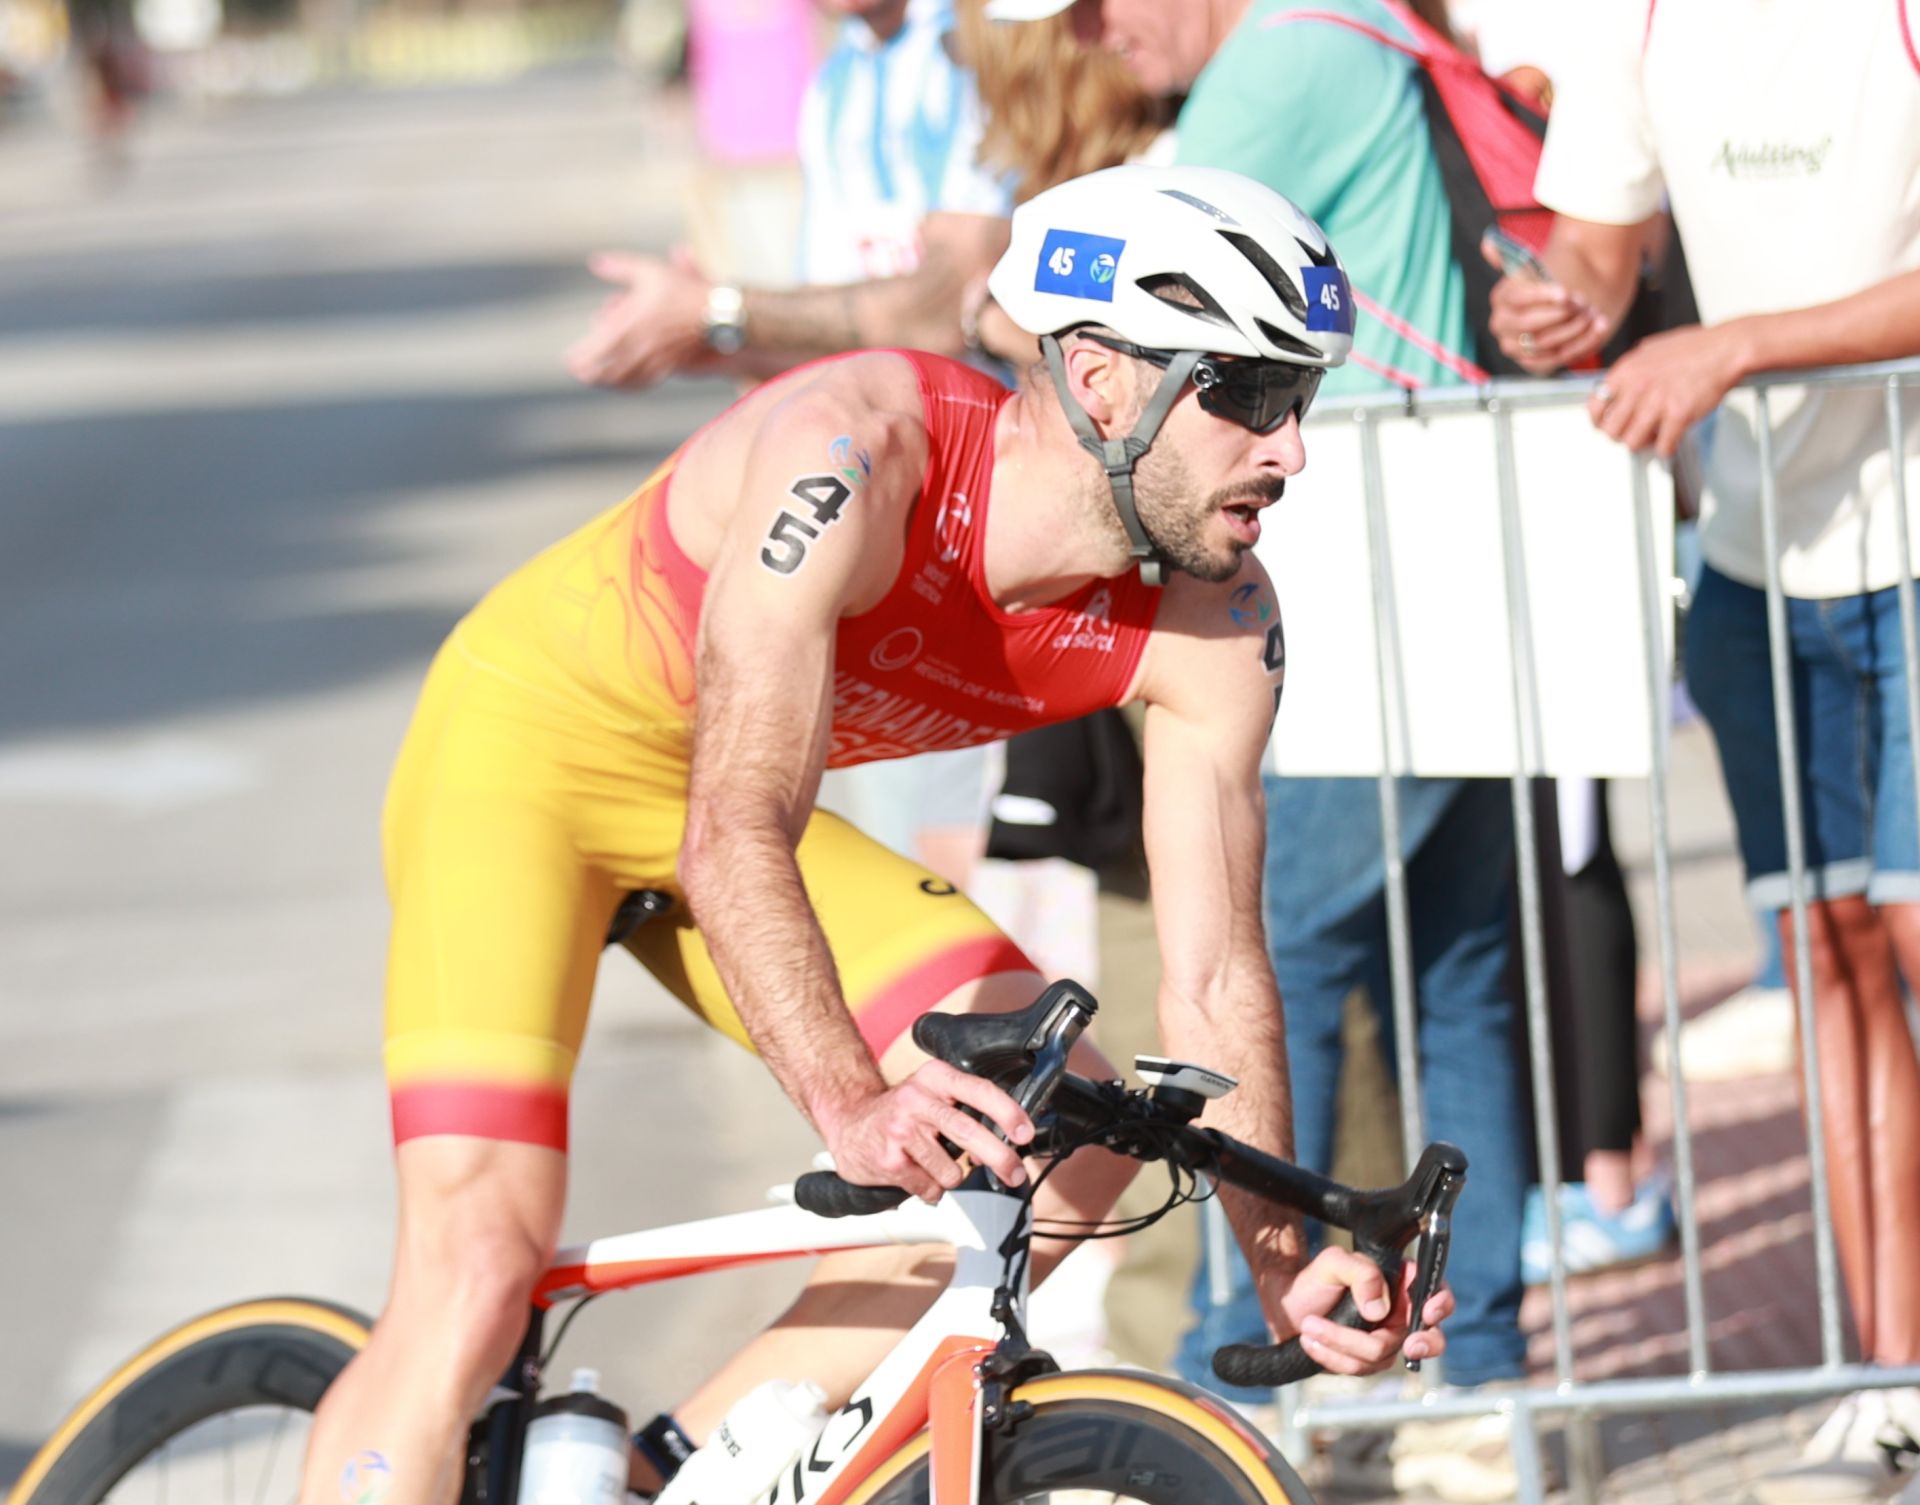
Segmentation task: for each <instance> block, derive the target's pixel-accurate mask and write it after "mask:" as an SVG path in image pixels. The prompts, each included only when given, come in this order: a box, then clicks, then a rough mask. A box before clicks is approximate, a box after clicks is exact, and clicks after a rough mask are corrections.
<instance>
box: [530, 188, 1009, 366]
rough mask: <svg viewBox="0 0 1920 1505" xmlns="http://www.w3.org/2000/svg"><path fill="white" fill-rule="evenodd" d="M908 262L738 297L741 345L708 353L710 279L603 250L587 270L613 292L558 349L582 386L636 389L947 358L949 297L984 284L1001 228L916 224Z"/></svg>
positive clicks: (955, 349)
mask: <svg viewBox="0 0 1920 1505" xmlns="http://www.w3.org/2000/svg"><path fill="white" fill-rule="evenodd" d="M920 233H921V240H922V246H923V256H922V259H921V262H920V265H919V266H918V267H917V268H916V269H915V270H913V271H912V272H909V273H908V274H906V275H905V276H903V277H881V278H875V279H873V280H871V281H868V282H856V283H850V284H848V285H847V286H845V287H802V288H793V289H789V290H785V291H773V290H769V289H760V288H749V289H747V290H746V338H747V343H746V345H745V347H744V348H743V349H742V350H741V351H740V352H739V353H738V354H737V355H734V356H724V357H723V356H719V355H716V354H714V352H713V351H712V350H710V349H709V348H708V347H707V344H706V341H705V337H704V336H705V324H704V315H705V310H706V304H707V294H708V292H709V291H710V290H711V289H712V286H713V283H712V281H711V280H710V279H709V278H707V277H705V276H704V275H702V274H701V273H700V272H699V271H698V270H697V269H696V268H694V267H693V266H692V265H691V264H690V263H689V262H687V261H685V260H684V259H680V260H665V261H663V260H657V259H655V258H653V257H643V256H627V255H620V254H605V255H601V256H598V257H595V258H594V260H593V262H592V263H591V265H592V267H593V270H594V272H595V273H596V274H597V275H598V276H600V277H602V278H604V279H606V280H607V281H609V282H611V283H613V284H614V285H615V286H616V287H617V288H618V289H619V291H617V292H616V293H615V294H614V295H613V296H612V297H610V298H609V299H608V300H607V301H606V303H605V304H603V305H602V306H601V308H600V310H599V312H598V313H596V314H595V315H594V318H593V322H592V324H591V325H590V326H589V327H588V330H587V332H586V334H585V335H584V336H582V337H581V338H580V339H579V340H578V341H576V342H575V344H574V345H573V347H572V349H571V350H569V351H568V353H567V364H568V367H569V368H570V369H571V370H572V372H573V374H574V375H575V376H577V377H579V378H580V380H582V381H586V382H593V383H595V384H597V385H601V386H627V387H639V386H646V385H648V384H649V383H651V382H655V381H659V380H660V379H661V378H663V377H666V376H669V375H672V374H673V373H674V372H676V371H691V370H699V371H705V372H718V373H723V374H727V375H734V376H752V377H765V376H771V375H774V374H776V373H777V372H780V371H783V370H786V369H788V368H789V367H792V366H795V365H798V364H799V363H800V362H802V361H805V360H810V359H812V358H814V357H815V356H821V355H834V354H838V353H839V352H841V351H843V350H862V349H868V348H871V347H874V346H900V347H904V348H907V349H915V350H930V351H933V352H934V353H935V354H940V355H958V354H959V353H960V352H961V351H962V349H963V348H964V342H963V340H962V336H961V331H960V295H961V291H962V289H964V288H965V287H966V286H967V284H968V283H969V282H971V281H973V280H975V279H976V278H979V277H984V276H985V275H986V273H987V272H988V271H989V270H991V268H992V266H993V264H994V262H995V261H996V260H997V259H998V258H999V255H1000V253H1001V251H1003V250H1004V249H1006V244H1007V221H1005V220H1003V219H997V218H994V217H992V216H990V215H981V214H948V213H939V214H932V215H929V216H928V217H927V219H926V220H925V221H924V222H922V224H921V227H920Z"/></svg>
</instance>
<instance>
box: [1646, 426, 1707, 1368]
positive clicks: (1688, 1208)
mask: <svg viewBox="0 0 1920 1505" xmlns="http://www.w3.org/2000/svg"><path fill="white" fill-rule="evenodd" d="M1650 463H1651V462H1650V461H1649V459H1648V457H1647V456H1646V455H1645V454H1644V453H1643V454H1640V455H1636V456H1635V457H1634V463H1633V533H1634V542H1635V544H1636V546H1637V550H1638V553H1639V556H1640V611H1641V631H1642V632H1643V633H1644V634H1645V637H1646V658H1647V727H1648V735H1649V737H1650V738H1651V739H1652V744H1651V747H1650V749H1649V751H1650V752H1651V755H1652V756H1651V758H1650V760H1649V763H1648V776H1647V806H1648V815H1649V824H1650V825H1651V827H1652V837H1653V894H1654V919H1655V928H1656V930H1657V931H1658V934H1659V947H1660V995H1661V1017H1662V1018H1663V1019H1664V1020H1665V1021H1666V1024H1665V1028H1666V1031H1667V1040H1668V1042H1669V1048H1668V1051H1667V1063H1668V1066H1669V1067H1670V1068H1671V1069H1670V1070H1669V1071H1668V1072H1667V1089H1668V1091H1669V1093H1670V1094H1671V1095H1672V1104H1673V1162H1674V1195H1675V1197H1676V1198H1677V1200H1678V1202H1679V1204H1680V1205H1679V1214H1680V1256H1681V1257H1680V1263H1681V1269H1682V1279H1683V1280H1684V1282H1685V1288H1686V1305H1687V1367H1688V1369H1689V1370H1690V1371H1691V1372H1692V1373H1693V1374H1694V1375H1695V1376H1703V1375H1705V1374H1706V1373H1707V1372H1708V1371H1709V1369H1710V1368H1711V1367H1712V1365H1711V1361H1710V1359H1709V1357H1708V1353H1707V1327H1706V1295H1705V1291H1704V1289H1703V1285H1702V1281H1701V1276H1700V1225H1699V1223H1698V1221H1697V1220H1696V1218H1695V1216H1694V1210H1693V1204H1694V1196H1693V1194H1694V1167H1693V1129H1692V1127H1691V1125H1690V1124H1689V1122H1688V1119H1687V1082H1686V1074H1685V1073H1684V1072H1683V1071H1682V1070H1681V1069H1680V942H1679V939H1678V937H1677V935H1676V934H1675V927H1674V921H1673V834H1672V831H1671V829H1670V827H1669V825H1668V820H1667V815H1668V809H1667V799H1668V790H1667V775H1668V771H1669V762H1670V760H1671V758H1672V755H1673V743H1672V738H1671V737H1670V736H1669V723H1670V721H1671V719H1672V718H1671V717H1670V716H1669V714H1668V702H1669V692H1668V679H1667V663H1666V654H1665V653H1664V652H1663V651H1662V649H1663V647H1664V646H1665V641H1666V620H1667V617H1666V609H1665V607H1666V593H1665V592H1664V591H1662V590H1661V588H1660V572H1659V567H1658V564H1657V562H1656V561H1655V559H1654V551H1653V519H1652V517H1651V516H1650V515H1649V514H1650V512H1651V510H1652V505H1653V503H1652V497H1651V494H1650V491H1651V489H1650V488H1649V487H1648V485H1647V466H1648V465H1649V464H1650Z"/></svg>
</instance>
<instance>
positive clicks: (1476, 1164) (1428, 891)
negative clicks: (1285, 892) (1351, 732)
mask: <svg viewBox="0 0 1920 1505" xmlns="http://www.w3.org/2000/svg"><path fill="white" fill-rule="evenodd" d="M1421 782H1422V783H1423V784H1427V785H1428V787H1429V788H1434V789H1444V788H1448V787H1449V785H1450V786H1451V789H1452V791H1453V793H1452V797H1451V798H1450V800H1449V801H1448V805H1447V809H1446V812H1445V815H1444V817H1443V818H1442V819H1441V820H1440V821H1439V822H1438V823H1437V824H1436V825H1435V827H1434V829H1433V833H1432V835H1431V836H1430V837H1429V838H1428V841H1427V842H1426V844H1425V846H1424V847H1423V848H1422V850H1421V851H1420V852H1419V853H1418V854H1416V856H1415V858H1414V860H1413V862H1412V863H1411V864H1410V865H1409V868H1408V874H1407V878H1408V908H1409V910H1410V911H1411V913H1412V919H1413V933H1414V934H1413V940H1414V963H1415V966H1416V968H1417V971H1418V977H1419V990H1420V1083H1421V1088H1422V1090H1423V1093H1424V1097H1425V1106H1426V1127H1427V1135H1428V1137H1429V1138H1432V1139H1444V1140H1448V1141H1450V1142H1451V1143H1454V1144H1457V1145H1459V1146H1460V1148H1461V1149H1463V1150H1465V1151H1466V1153H1467V1163H1468V1166H1469V1170H1468V1173H1467V1187H1466V1190H1465V1191H1464V1192H1463V1193H1462V1194H1461V1198H1460V1206H1459V1208H1458V1209H1457V1210H1456V1212H1455V1216H1454V1226H1455V1227H1456V1228H1458V1229H1459V1230H1460V1231H1461V1233H1462V1235H1463V1236H1462V1237H1460V1238H1456V1239H1455V1240H1454V1242H1453V1251H1452V1255H1451V1257H1450V1258H1449V1260H1448V1264H1447V1278H1448V1279H1449V1281H1451V1283H1452V1285H1453V1290H1454V1296H1455V1299H1456V1300H1457V1301H1458V1303H1459V1307H1458V1309H1457V1311H1456V1312H1455V1314H1454V1316H1453V1317H1452V1318H1451V1319H1450V1320H1449V1322H1448V1323H1447V1359H1446V1373H1447V1378H1448V1379H1449V1380H1451V1381H1453V1382H1455V1383H1457V1384H1462V1385H1477V1384H1482V1383H1485V1382H1487V1381H1489V1380H1502V1379H1516V1378H1520V1377H1522V1376H1524V1375H1525V1374H1526V1357H1527V1349H1526V1339H1525V1336H1524V1335H1523V1334H1522V1332H1521V1330H1520V1298H1521V1295H1522V1287H1521V1283H1520V1217H1521V1211H1522V1208H1523V1206H1524V1204H1525V1201H1526V1195H1527V1185H1528V1181H1529V1179H1530V1176H1529V1171H1530V1167H1531V1164H1532V1157H1531V1154H1530V1152H1529V1149H1528V1146H1529V1144H1530V1142H1531V1136H1530V1134H1529V1132H1528V1125H1527V1121H1526V1114H1525V1111H1524V1109H1523V1108H1522V1105H1521V1099H1520V1082H1521V1077H1520V1070H1521V1067H1520V1062H1519V1059H1518V1055H1519V1051H1520V1048H1521V1034H1520V1021H1519V1014H1518V1009H1517V1008H1516V1005H1515V1000H1514V999H1513V997H1512V996H1511V995H1510V993H1509V992H1508V990H1507V979H1506V973H1507V962H1508V954H1509V948H1510V945H1511V928H1510V927H1511V924H1512V875H1513V818H1512V815H1513V803H1512V794H1511V790H1510V788H1509V786H1508V784H1507V783H1506V781H1505V780H1499V779H1462V780H1459V781H1457V783H1456V782H1453V781H1447V782H1445V783H1443V782H1441V781H1421Z"/></svg>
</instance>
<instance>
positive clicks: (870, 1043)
mask: <svg viewBox="0 0 1920 1505" xmlns="http://www.w3.org/2000/svg"><path fill="white" fill-rule="evenodd" d="M1039 970H1040V969H1039V968H1038V967H1036V966H1034V964H1033V963H1032V962H1030V961H1028V960H1027V954H1026V952H1024V951H1022V950H1021V949H1020V948H1019V947H1018V946H1016V945H1014V943H1013V942H1012V941H1010V940H1008V939H1007V938H1006V937H1005V936H1004V935H977V936H974V937H973V938H972V939H970V940H964V941H958V942H955V943H954V944H953V945H951V946H949V947H947V948H946V949H945V950H944V951H938V952H935V953H934V954H933V955H932V956H930V957H928V958H927V959H926V960H925V961H923V962H921V963H920V964H919V965H918V966H915V967H910V968H908V969H907V970H906V971H905V972H902V973H901V974H900V975H899V976H898V977H896V978H894V980H893V981H892V982H890V983H888V984H887V985H886V986H885V987H884V988H882V989H881V990H880V991H879V992H878V993H875V994H874V995H873V997H872V998H870V999H868V1000H867V1001H866V1002H864V1003H862V1004H861V1005H860V1006H859V1009H858V1011H857V1012H856V1013H855V1015H854V1021H855V1023H857V1024H858V1025H859V1026H860V1035H861V1038H862V1039H864V1040H865V1041H866V1042H867V1049H869V1050H871V1051H872V1052H873V1058H874V1059H875V1060H876V1061H877V1060H879V1059H880V1057H881V1056H883V1055H884V1054H886V1050H887V1047H888V1046H889V1045H891V1044H893V1042H894V1041H895V1040H898V1039H899V1038H900V1037H901V1036H902V1035H903V1034H905V1033H906V1032H907V1030H908V1028H909V1027H910V1026H911V1025H912V1024H913V1021H914V1020H916V1019H918V1018H919V1017H920V1016H921V1015H922V1014H924V1013H926V1012H927V1011H928V1010H929V1009H931V1008H932V1007H933V1006H934V1005H935V1004H936V1003H938V1002H939V1001H940V1000H941V999H943V998H945V997H946V996H947V995H948V994H949V993H951V992H952V991H953V990H954V989H955V988H957V987H959V986H961V984H963V983H969V982H973V981H974V980H976V979H977V978H981V977H991V976H992V975H993V974H994V973H996V972H1038V971H1039Z"/></svg>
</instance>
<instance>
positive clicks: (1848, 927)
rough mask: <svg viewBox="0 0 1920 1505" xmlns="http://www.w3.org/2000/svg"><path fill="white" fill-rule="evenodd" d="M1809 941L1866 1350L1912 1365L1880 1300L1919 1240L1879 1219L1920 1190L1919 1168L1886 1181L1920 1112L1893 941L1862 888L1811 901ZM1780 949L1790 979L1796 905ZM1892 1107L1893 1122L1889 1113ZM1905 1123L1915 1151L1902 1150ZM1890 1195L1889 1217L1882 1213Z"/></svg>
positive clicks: (1827, 1098) (1851, 1290) (1831, 1136)
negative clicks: (1903, 1237)
mask: <svg viewBox="0 0 1920 1505" xmlns="http://www.w3.org/2000/svg"><path fill="white" fill-rule="evenodd" d="M1807 941H1808V946H1807V954H1808V959H1809V960H1810V961H1811V963H1812V972H1813V998H1814V1008H1813V1027H1814V1035H1815V1038H1816V1040H1817V1041H1818V1044H1819V1049H1820V1091H1821V1097H1822V1110H1823V1111H1822V1117H1823V1118H1824V1120H1825V1123H1824V1127H1825V1143H1826V1151H1827V1184H1828V1188H1829V1191H1830V1194H1831V1205H1832V1208H1833V1231H1834V1242H1835V1244H1836V1245H1837V1246H1838V1249H1839V1253H1840V1264H1841V1269H1842V1271H1843V1273H1844V1275H1845V1277H1846V1283H1847V1292H1848V1295H1849V1297H1850V1299H1851V1302H1852V1305H1853V1320H1854V1326H1855V1327H1856V1328H1857V1329H1858V1330H1859V1333H1860V1347H1861V1351H1862V1353H1863V1354H1864V1355H1865V1356H1866V1357H1867V1358H1868V1359H1869V1360H1874V1361H1879V1362H1882V1363H1891V1362H1900V1363H1904V1362H1908V1359H1906V1358H1902V1359H1899V1360H1894V1359H1890V1358H1888V1357H1887V1356H1886V1355H1884V1354H1883V1353H1882V1352H1881V1348H1882V1346H1883V1345H1882V1333H1881V1323H1882V1312H1881V1309H1880V1302H1879V1294H1880V1287H1881V1284H1882V1281H1881V1278H1880V1272H1881V1271H1882V1269H1883V1267H1885V1266H1886V1265H1888V1264H1889V1263H1892V1262H1900V1263H1906V1264H1908V1265H1911V1264H1912V1256H1911V1249H1912V1246H1911V1244H1906V1245H1883V1244H1882V1243H1881V1241H1880V1238H1879V1237H1878V1234H1879V1233H1880V1227H1879V1225H1880V1224H1881V1223H1883V1222H1888V1223H1890V1222H1891V1218H1890V1216H1889V1214H1891V1211H1892V1206H1893V1205H1894V1204H1895V1203H1911V1202H1912V1201H1913V1200H1914V1193H1913V1188H1914V1187H1915V1186H1920V1169H1916V1168H1914V1167H1912V1166H1911V1165H1910V1166H1909V1167H1908V1168H1907V1169H1908V1179H1907V1180H1906V1181H1905V1182H1904V1183H1903V1184H1902V1185H1900V1186H1897V1187H1895V1186H1888V1187H1885V1188H1882V1187H1881V1186H1880V1185H1879V1184H1878V1183H1880V1182H1881V1181H1883V1180H1884V1179H1885V1176H1886V1172H1887V1170H1888V1169H1889V1167H1890V1166H1891V1165H1892V1164H1894V1163H1896V1162H1898V1161H1900V1160H1903V1159H1910V1158H1911V1153H1912V1146H1913V1144H1914V1139H1913V1137H1912V1131H1913V1129H1914V1119H1915V1115H1916V1114H1917V1113H1920V1084H1916V1083H1914V1082H1913V1080H1912V1079H1913V1077H1914V1075H1915V1071H1914V1055H1913V1041H1912V1037H1911V1036H1910V1035H1909V1033H1908V1031H1907V1017H1906V1007H1905V1004H1904V1003H1903V1002H1902V1001H1901V997H1900V979H1899V976H1898V975H1897V973H1896V972H1895V969H1894V953H1893V947H1892V944H1891V941H1890V939H1889V936H1888V931H1887V926H1886V925H1884V924H1883V923H1882V921H1881V918H1880V914H1879V912H1878V911H1876V910H1875V909H1874V908H1873V906H1872V905H1870V904H1869V903H1868V902H1867V900H1866V898H1865V896H1864V895H1859V894H1856V895H1853V896H1851V897H1849V898H1845V899H1831V900H1827V901H1825V902H1822V903H1816V904H1810V905H1809V906H1808V907H1807ZM1780 952H1781V958H1782V960H1783V961H1784V963H1785V965H1786V971H1787V978H1788V981H1789V982H1792V981H1794V979H1796V978H1797V976H1798V973H1797V971H1796V969H1795V951H1794V945H1793V916H1792V914H1791V912H1788V911H1782V912H1781V915H1780ZM1902 1066H1904V1068H1905V1069H1904V1070H1902V1069H1901V1067H1902ZM1899 1088H1904V1089H1905V1090H1904V1101H1895V1100H1891V1099H1890V1097H1889V1094H1890V1093H1892V1094H1893V1095H1894V1096H1895V1097H1897V1096H1898V1091H1897V1089H1899ZM1889 1110H1890V1111H1891V1113H1892V1120H1891V1121H1888V1119H1887V1118H1886V1117H1885V1115H1886V1114H1887V1113H1888V1112H1889ZM1903 1128H1904V1129H1905V1130H1906V1131H1907V1135H1906V1140H1907V1148H1906V1149H1905V1150H1904V1151H1900V1152H1896V1141H1897V1138H1898V1131H1900V1130H1901V1129H1903ZM1883 1195H1884V1196H1886V1198H1887V1210H1886V1213H1880V1212H1879V1206H1878V1204H1879V1203H1880V1200H1881V1197H1882V1196H1883ZM1908 1221H1910V1219H1909V1220H1908ZM1889 1273H1890V1272H1889ZM1888 1336H1889V1337H1890V1336H1891V1335H1890V1334H1889V1335H1888Z"/></svg>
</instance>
